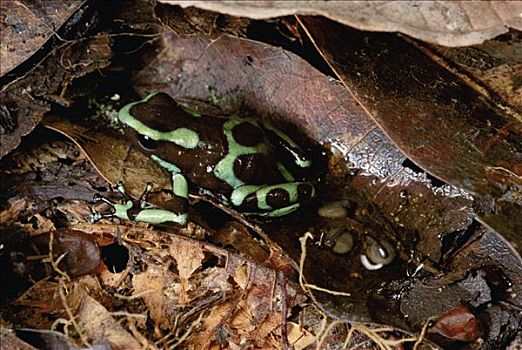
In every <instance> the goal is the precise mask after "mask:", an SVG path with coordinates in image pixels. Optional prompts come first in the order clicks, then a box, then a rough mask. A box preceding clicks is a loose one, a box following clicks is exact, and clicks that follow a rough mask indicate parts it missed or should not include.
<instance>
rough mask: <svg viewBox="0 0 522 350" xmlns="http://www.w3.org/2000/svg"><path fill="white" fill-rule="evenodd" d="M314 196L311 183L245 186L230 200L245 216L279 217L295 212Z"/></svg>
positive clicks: (237, 190) (235, 192)
mask: <svg viewBox="0 0 522 350" xmlns="http://www.w3.org/2000/svg"><path fill="white" fill-rule="evenodd" d="M314 195H315V188H314V186H313V185H312V184H311V183H310V182H288V183H281V184H276V185H243V186H240V187H238V188H236V189H234V191H232V194H231V196H230V200H231V203H232V204H233V205H234V206H235V207H237V208H238V209H240V210H241V211H242V212H244V214H245V215H258V216H267V217H279V216H284V215H287V214H289V213H292V212H294V211H295V210H297V209H298V208H299V207H300V206H301V203H303V202H306V201H308V200H310V199H311V198H312V197H313V196H314Z"/></svg>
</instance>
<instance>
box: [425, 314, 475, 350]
mask: <svg viewBox="0 0 522 350" xmlns="http://www.w3.org/2000/svg"><path fill="white" fill-rule="evenodd" d="M428 332H431V333H438V334H441V335H443V336H445V337H447V338H449V339H451V340H459V341H464V342H472V341H475V340H477V339H478V338H479V337H480V335H481V334H482V332H481V330H480V322H479V320H478V319H477V317H476V316H475V315H474V314H473V313H472V312H471V311H470V310H469V308H467V307H466V306H464V305H462V306H459V307H456V308H455V309H453V310H451V311H449V312H448V313H446V314H444V315H442V316H440V317H439V318H438V319H437V320H436V321H435V324H434V325H433V326H432V327H430V328H429V329H428Z"/></svg>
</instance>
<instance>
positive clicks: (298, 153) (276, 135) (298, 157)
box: [263, 122, 312, 175]
mask: <svg viewBox="0 0 522 350" xmlns="http://www.w3.org/2000/svg"><path fill="white" fill-rule="evenodd" d="M263 129H264V130H265V132H266V135H267V136H268V138H269V139H270V141H271V142H272V144H274V145H275V146H276V147H277V149H278V151H279V153H280V154H282V155H285V156H286V158H287V160H288V161H289V162H292V163H294V164H295V165H296V166H297V168H300V169H303V170H305V169H310V167H311V166H312V160H311V159H310V158H309V156H308V154H307V152H305V151H304V150H303V149H302V148H301V147H300V146H299V145H298V144H297V143H296V142H295V141H294V140H292V138H291V137H290V136H288V135H287V134H285V133H284V132H283V131H281V130H279V129H277V128H276V127H274V126H273V125H271V124H270V123H266V122H265V123H263ZM283 175H284V174H283Z"/></svg>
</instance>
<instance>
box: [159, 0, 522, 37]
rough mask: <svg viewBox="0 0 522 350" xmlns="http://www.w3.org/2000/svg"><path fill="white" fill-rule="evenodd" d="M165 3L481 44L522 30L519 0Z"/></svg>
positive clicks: (166, 0)
mask: <svg viewBox="0 0 522 350" xmlns="http://www.w3.org/2000/svg"><path fill="white" fill-rule="evenodd" d="M161 2H163V3H167V4H176V5H180V6H182V7H189V6H195V7H198V8H201V9H205V10H210V11H216V12H221V13H226V14H229V15H233V16H242V17H248V18H255V19H262V18H264V19H267V18H273V17H279V16H287V15H293V14H299V15H321V16H325V17H327V18H330V19H332V20H335V21H337V22H339V23H342V24H345V25H347V26H350V27H353V28H358V29H360V30H367V31H382V32H400V33H404V34H407V35H409V36H412V37H414V38H418V39H421V40H423V41H428V42H432V43H436V44H440V45H445V46H467V45H472V44H480V43H481V42H483V41H484V40H486V39H490V38H493V37H495V36H497V35H499V34H503V33H506V32H507V27H511V28H514V29H518V30H521V29H522V21H521V19H520V16H519V14H520V12H521V11H522V7H521V5H520V4H519V3H516V2H503V3H501V2H482V3H480V4H479V5H477V4H470V3H467V2H465V1H452V2H447V1H429V2H428V1H426V2H408V1H401V2H386V1H365V2H348V1H336V2H329V1H307V2H306V3H303V2H301V1H279V2H278V1H248V2H244V1H237V0H236V1H198V0H196V1H186V0H183V1H180V0H161Z"/></svg>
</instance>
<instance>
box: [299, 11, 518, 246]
mask: <svg viewBox="0 0 522 350" xmlns="http://www.w3.org/2000/svg"><path fill="white" fill-rule="evenodd" d="M302 23H303V25H304V26H305V28H306V30H307V31H308V33H309V35H310V37H311V38H312V40H313V41H314V43H315V44H316V45H317V47H318V49H319V50H320V51H321V53H322V54H323V56H324V57H325V58H326V60H327V61H328V62H329V63H330V65H331V67H332V69H333V70H334V71H336V73H337V74H338V75H339V77H340V78H341V79H342V81H343V82H344V84H345V85H346V86H347V87H348V89H349V90H350V91H352V92H353V94H354V96H355V98H356V99H357V100H358V101H359V102H360V103H362V104H363V105H364V106H365V107H366V108H367V111H368V113H369V115H371V116H372V118H373V119H375V121H376V122H377V123H378V124H379V125H380V126H381V127H382V129H383V130H384V131H385V132H386V134H387V135H389V136H390V138H391V139H392V140H393V141H394V143H395V144H397V146H398V147H399V148H400V149H401V150H402V151H403V152H404V153H405V154H406V155H407V156H408V157H409V158H411V159H412V160H413V161H414V162H415V163H417V164H419V165H420V166H421V167H422V168H423V169H425V170H426V171H428V172H429V173H430V174H432V175H435V176H437V177H438V178H441V179H443V180H444V181H447V182H448V183H450V184H453V185H455V186H458V187H461V188H464V189H466V190H468V191H471V192H472V193H475V194H478V195H482V196H485V197H486V198H493V201H494V200H495V199H497V200H498V204H499V205H498V207H495V205H496V203H494V202H493V203H492V204H491V205H492V206H493V209H490V208H483V209H482V210H484V209H485V212H484V211H482V212H481V211H480V210H479V212H478V214H479V215H484V216H492V217H493V218H492V219H490V220H489V221H488V223H490V224H491V223H493V224H495V223H496V222H498V221H501V220H502V219H504V218H506V216H507V215H509V214H511V213H515V215H514V216H512V218H511V219H510V220H514V222H513V224H512V227H506V226H505V225H492V226H493V227H494V228H497V229H498V230H499V232H500V233H502V234H505V235H506V237H508V238H509V239H511V240H513V241H514V242H515V243H516V244H517V245H520V242H521V238H520V235H519V234H517V233H516V232H517V231H516V230H515V231H512V230H511V228H515V229H516V228H518V227H521V226H522V223H521V222H520V220H521V219H520V217H521V216H520V215H517V214H516V213H520V212H522V205H521V203H520V198H521V196H522V173H521V172H520V164H522V159H520V154H522V153H520V150H521V149H522V142H521V140H522V126H521V125H522V124H521V122H520V120H519V118H520V116H519V115H518V114H517V113H511V112H510V111H509V110H505V108H502V106H501V105H498V104H496V103H495V102H494V101H493V100H491V99H489V98H488V96H487V95H483V94H482V93H481V91H480V90H474V89H473V88H472V87H471V86H470V85H467V84H466V83H465V82H464V81H462V80H461V79H459V78H458V77H457V76H456V75H454V74H453V73H452V72H450V71H449V70H447V69H446V68H445V67H443V66H441V65H439V64H437V62H436V61H434V60H431V59H430V58H429V57H427V56H426V55H425V53H423V51H422V50H419V49H418V48H417V47H416V45H412V44H411V43H410V41H409V40H406V39H404V38H400V37H397V36H395V35H392V34H371V33H364V32H359V31H355V30H351V29H349V28H346V27H342V26H340V25H338V24H336V23H334V22H332V21H328V20H325V19H321V18H312V17H303V18H302ZM344 37H349V38H350V41H346V40H345V41H343V44H344V45H345V48H344V49H343V51H339V50H337V46H336V44H335V43H337V42H340V41H339V40H340V39H341V38H344ZM332 38H333V39H332ZM335 38H337V39H335ZM419 45H421V44H419ZM411 91H416V93H415V94H411ZM488 200H489V199H486V201H488ZM479 201H480V200H479ZM502 202H508V203H510V204H508V205H507V206H508V209H503V207H502ZM495 215H498V216H499V218H498V219H497V220H495V219H494V217H495Z"/></svg>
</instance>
